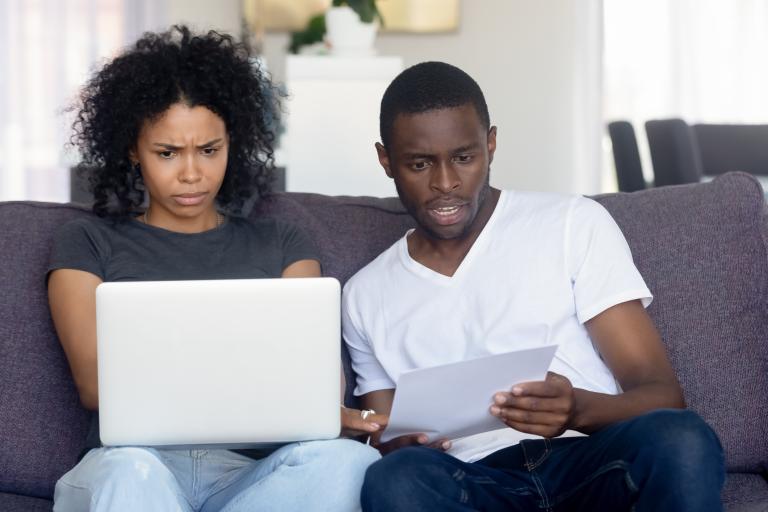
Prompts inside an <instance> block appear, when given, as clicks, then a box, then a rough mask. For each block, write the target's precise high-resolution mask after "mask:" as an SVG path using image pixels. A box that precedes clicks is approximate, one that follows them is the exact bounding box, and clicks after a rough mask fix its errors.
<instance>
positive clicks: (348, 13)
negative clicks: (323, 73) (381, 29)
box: [325, 5, 378, 56]
mask: <svg viewBox="0 0 768 512" xmlns="http://www.w3.org/2000/svg"><path fill="white" fill-rule="evenodd" d="M377 28H378V23H376V21H374V22H373V23H363V22H362V21H360V17H359V16H358V15H357V13H356V12H355V11H353V10H352V9H351V8H350V7H349V6H346V5H345V6H342V7H331V8H330V9H328V11H326V13H325V31H326V34H325V36H326V39H327V41H328V44H329V45H330V47H331V54H332V55H350V56H354V55H372V54H373V53H374V49H373V43H374V41H375V40H376V29H377Z"/></svg>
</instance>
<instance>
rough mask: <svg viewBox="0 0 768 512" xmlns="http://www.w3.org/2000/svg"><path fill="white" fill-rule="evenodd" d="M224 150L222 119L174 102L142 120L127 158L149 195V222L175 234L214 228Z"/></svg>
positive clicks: (224, 165) (226, 143) (224, 161)
mask: <svg viewBox="0 0 768 512" xmlns="http://www.w3.org/2000/svg"><path fill="white" fill-rule="evenodd" d="M228 149H229V139H228V137H227V130H226V126H225V124H224V120H223V119H221V118H220V117H219V116H218V115H216V114H214V113H213V112H211V111H210V110H208V109H207V108H205V107H201V106H197V107H189V106H187V105H186V104H184V103H176V104H174V105H171V107H170V108H169V109H168V110H166V111H165V112H164V113H163V114H161V115H160V116H159V117H158V118H157V119H153V120H149V121H146V122H145V123H144V125H143V126H142V128H141V130H140V132H139V137H138V140H137V141H136V149H135V150H134V151H132V152H131V158H132V160H134V161H138V163H139V164H140V165H141V174H142V178H143V179H144V184H145V186H146V188H147V192H148V193H149V223H150V224H152V225H154V226H159V227H163V228H165V229H169V230H174V231H203V230H206V229H211V228H213V227H215V225H216V220H217V217H216V205H215V199H216V194H217V193H218V191H219V188H220V187H221V183H222V181H223V180H224V173H225V172H226V169H227V154H228Z"/></svg>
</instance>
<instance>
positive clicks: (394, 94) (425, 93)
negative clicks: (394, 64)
mask: <svg viewBox="0 0 768 512" xmlns="http://www.w3.org/2000/svg"><path fill="white" fill-rule="evenodd" d="M467 104H472V105H473V106H474V107H475V111H476V112H477V115H478V117H479V118H480V121H481V122H482V123H483V126H484V127H485V129H486V130H488V129H489V128H490V126H491V121H490V116H489V115H488V105H487V104H486V103H485V97H484V96H483V91H481V90H480V86H479V85H477V82H475V81H474V80H473V79H472V77H471V76H469V75H468V74H466V73H465V72H464V71H462V70H461V69H459V68H457V67H456V66H452V65H450V64H446V63H445V62H422V63H420V64H416V65H415V66H411V67H410V68H408V69H406V70H404V71H403V72H402V73H400V74H399V75H397V77H395V79H394V80H393V81H392V83H391V84H389V87H387V90H386V91H384V96H383V97H382V98H381V111H380V113H379V133H380V135H381V142H382V144H384V147H387V146H388V144H389V141H390V137H391V134H392V126H393V125H394V123H395V119H396V118H397V116H398V115H399V114H420V113H423V112H429V111H432V110H442V109H445V108H456V107H461V106H464V105H467Z"/></svg>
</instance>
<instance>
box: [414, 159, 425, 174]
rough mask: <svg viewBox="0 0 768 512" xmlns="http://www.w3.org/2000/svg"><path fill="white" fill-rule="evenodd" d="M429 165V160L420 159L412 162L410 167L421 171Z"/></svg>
mask: <svg viewBox="0 0 768 512" xmlns="http://www.w3.org/2000/svg"><path fill="white" fill-rule="evenodd" d="M428 166H429V162H427V161H425V160H422V161H420V162H413V164H412V167H413V168H414V169H415V170H417V171H423V170H424V169H426V168H427V167H428Z"/></svg>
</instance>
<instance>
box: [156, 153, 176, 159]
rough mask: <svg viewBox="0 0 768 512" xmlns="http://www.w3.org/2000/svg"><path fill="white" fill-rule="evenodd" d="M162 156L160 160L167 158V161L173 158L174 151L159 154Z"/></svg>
mask: <svg viewBox="0 0 768 512" xmlns="http://www.w3.org/2000/svg"><path fill="white" fill-rule="evenodd" d="M158 155H160V158H165V159H166V160H168V159H170V158H173V155H174V152H173V151H160V152H159V153H158Z"/></svg>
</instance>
